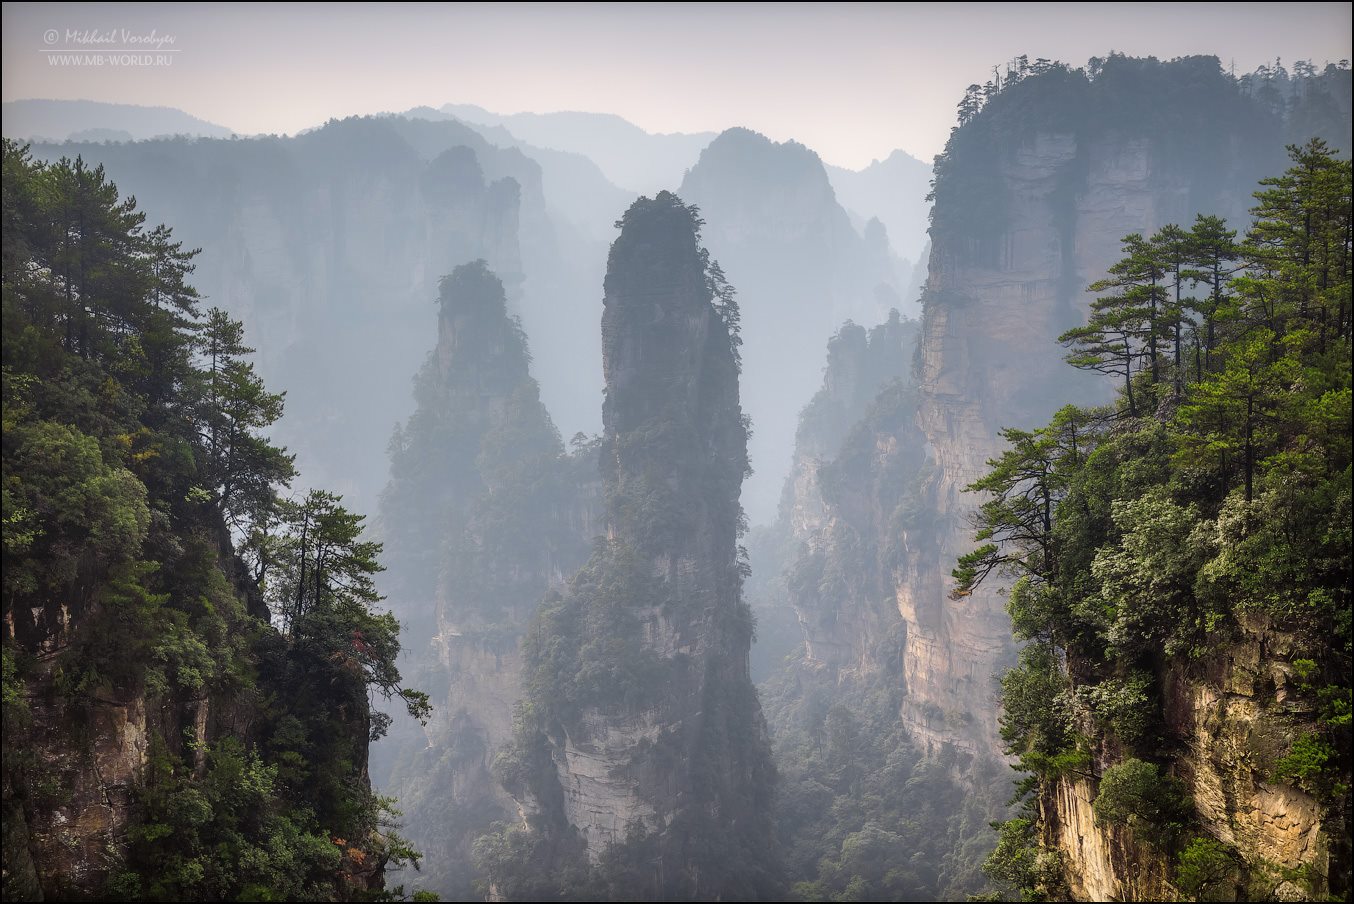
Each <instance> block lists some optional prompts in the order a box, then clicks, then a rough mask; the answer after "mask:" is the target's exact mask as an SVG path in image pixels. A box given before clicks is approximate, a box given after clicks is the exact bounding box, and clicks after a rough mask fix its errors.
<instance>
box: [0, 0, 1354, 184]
mask: <svg viewBox="0 0 1354 904" xmlns="http://www.w3.org/2000/svg"><path fill="white" fill-rule="evenodd" d="M1350 8H1351V6H1350V4H1349V3H1284V4H1277V3H1229V4H1225V5H1224V4H1213V3H1131V4H1130V3H1110V4H1095V3H1082V4H1075V5H1074V4H1067V3H1052V4H1042V3H1030V4H1015V3H1008V4H1000V5H988V4H982V3H964V4H947V3H926V4H910V3H904V4H893V5H874V4H871V5H860V6H857V5H850V4H834V5H830V6H829V5H798V4H785V5H779V4H770V3H767V4H761V5H753V6H738V5H718V6H714V5H711V6H699V5H698V6H693V5H690V4H683V5H646V6H627V5H621V4H617V5H597V4H578V5H566V4H551V5H548V6H536V5H531V4H524V5H511V6H510V5H497V4H495V5H484V6H481V5H477V4H457V5H450V6H425V5H419V4H410V5H400V4H383V5H381V6H379V7H373V6H366V5H362V4H353V5H342V4H316V5H313V6H312V5H288V4H268V5H257V6H255V5H250V4H228V5H227V4H220V5H218V4H212V3H205V4H187V3H176V4H167V3H166V4H116V3H101V4H81V3H68V4H66V3H63V4H46V3H6V4H5V5H4V10H3V18H4V23H3V24H4V31H3V43H4V62H3V68H4V72H3V75H4V78H3V83H2V84H3V97H4V100H16V99H19V98H32V97H39V98H66V99H76V98H82V99H88V100H101V101H115V102H122V103H136V104H150V105H164V106H172V107H179V108H181V109H183V110H186V111H187V112H189V113H191V114H193V115H195V116H199V117H201V118H203V119H207V120H210V121H212V122H216V123H219V124H221V125H225V126H228V127H230V128H233V129H235V130H236V131H238V132H242V133H256V132H294V131H296V130H298V129H302V128H306V127H308V126H312V125H316V124H318V123H320V122H323V121H324V120H326V119H328V118H330V117H334V116H345V115H349V114H354V113H374V112H380V111H386V110H404V109H407V108H409V107H412V106H415V105H419V104H428V105H430V106H440V105H441V104H444V103H447V102H457V103H474V104H479V105H480V106H483V107H486V108H488V109H490V110H493V111H496V112H515V111H519V110H532V111H538V112H544V111H550V110H595V111H606V112H613V113H618V114H620V115H622V116H624V117H626V118H627V119H630V120H632V121H633V122H635V123H637V124H638V125H640V126H642V127H644V128H646V129H648V130H650V131H664V132H672V131H687V132H690V131H703V130H719V129H723V128H726V127H728V126H734V125H743V126H748V127H750V128H754V129H757V130H758V131H761V132H764V133H766V134H767V135H769V136H770V137H772V138H775V139H778V140H784V139H786V138H795V139H797V140H799V141H802V142H803V143H805V144H807V145H808V146H810V147H811V148H813V149H814V150H816V151H818V152H819V153H820V154H821V155H822V157H823V158H824V159H825V160H827V161H828V162H830V163H836V164H839V165H842V166H850V167H853V168H858V167H861V166H864V165H866V164H868V163H869V162H870V160H871V159H873V158H876V157H883V156H886V155H887V154H888V153H889V151H891V150H892V149H894V148H902V149H904V150H906V151H908V152H909V153H911V154H913V155H915V156H918V157H922V158H925V159H929V158H930V157H931V156H932V155H934V154H935V153H936V152H937V151H939V150H940V149H941V148H942V146H943V145H944V143H945V138H946V136H947V134H948V133H949V129H950V126H951V125H953V123H954V108H955V104H956V103H957V102H958V101H959V99H960V97H961V96H962V94H963V91H964V88H965V87H966V86H967V85H969V84H970V83H973V82H982V81H984V80H986V79H987V78H989V77H990V75H991V69H992V66H993V65H994V64H998V63H1001V62H1003V61H1005V60H1008V59H1011V58H1012V57H1015V56H1018V55H1019V54H1022V53H1023V54H1028V55H1029V57H1030V59H1032V60H1033V59H1035V58H1037V57H1049V58H1052V59H1061V60H1065V61H1067V62H1070V63H1074V64H1077V65H1080V64H1082V63H1084V62H1085V61H1086V59H1087V58H1089V57H1091V56H1103V55H1106V54H1108V53H1109V52H1110V51H1111V50H1117V51H1120V52H1123V53H1129V54H1134V55H1147V54H1150V55H1153V56H1157V57H1161V58H1170V57H1175V56H1182V55H1186V54H1194V53H1210V54H1215V55H1217V56H1218V57H1220V58H1221V59H1222V61H1223V63H1224V65H1226V64H1229V63H1232V62H1235V65H1236V69H1237V71H1238V72H1241V71H1245V70H1250V69H1253V68H1255V67H1256V66H1257V65H1259V64H1260V63H1263V62H1267V61H1272V60H1273V59H1274V58H1275V57H1280V58H1282V59H1283V60H1284V61H1285V62H1286V63H1289V62H1292V61H1293V60H1295V59H1303V58H1310V59H1312V60H1313V61H1314V62H1316V63H1317V64H1318V65H1320V64H1322V63H1324V62H1326V61H1336V60H1340V59H1347V58H1349V57H1350V55H1351V54H1350V28H1351V17H1350ZM124 29H125V30H126V34H125V35H124V34H122V30H124ZM78 32H97V33H99V34H96V35H93V36H92V37H95V38H108V37H110V33H111V38H112V39H114V40H118V41H123V40H124V39H125V40H128V41H130V40H134V39H135V37H137V36H141V37H145V36H147V35H149V34H150V33H152V32H153V33H154V34H155V36H156V37H157V38H158V39H162V40H163V39H166V38H172V39H173V42H172V43H164V44H162V45H161V47H160V51H171V50H172V51H174V52H172V53H168V52H161V53H159V55H158V57H157V58H155V59H154V60H152V64H151V65H145V66H138V67H135V68H122V67H113V66H107V65H105V66H97V67H80V66H71V65H64V64H62V63H61V61H60V59H59V54H57V53H48V52H47V51H51V50H57V51H63V50H67V49H81V50H84V49H89V48H91V47H95V46H98V45H96V44H85V45H80V44H79V43H78V42H77V38H78V37H79V35H77V34H75V33H78ZM86 37H90V36H89V35H86ZM103 46H104V47H107V46H108V45H103ZM114 46H115V47H116V48H117V49H121V48H122V47H125V46H126V44H125V43H123V44H119V45H114ZM166 63H167V64H166Z"/></svg>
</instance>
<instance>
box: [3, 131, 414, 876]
mask: <svg viewBox="0 0 1354 904" xmlns="http://www.w3.org/2000/svg"><path fill="white" fill-rule="evenodd" d="M3 167H4V176H5V179H4V182H5V191H4V221H5V231H4V239H3V242H4V255H3V271H2V272H0V278H2V282H3V308H4V310H3V313H4V316H3V326H2V327H0V329H2V330H3V349H4V355H3V357H4V368H3V420H4V433H3V474H2V481H0V484H2V489H3V516H4V551H3V555H4V561H3V565H4V569H3V570H4V578H3V580H4V591H5V592H4V596H3V600H4V603H3V605H4V619H5V622H6V624H7V625H8V626H9V631H8V632H7V634H6V637H5V640H4V644H3V662H4V710H5V718H4V737H3V754H4V756H3V763H4V765H3V769H4V787H5V820H6V830H5V831H6V836H7V837H8V836H10V835H11V830H13V831H15V832H17V833H19V834H24V833H27V831H28V830H27V826H29V825H47V824H49V821H50V820H51V819H52V810H53V808H54V807H56V806H59V805H64V804H66V803H68V802H70V801H71V800H73V799H74V795H78V794H80V793H82V792H81V790H80V789H81V788H87V787H92V786H93V780H92V779H90V778H89V777H88V775H87V770H89V769H91V768H95V763H96V762H98V763H100V764H102V765H99V766H98V768H104V765H106V764H103V761H102V760H100V759H99V757H101V756H102V753H100V751H101V750H102V749H103V748H105V747H106V746H107V745H108V744H109V743H110V739H109V738H108V737H106V736H104V735H105V734H106V730H107V729H106V726H107V725H108V724H109V718H110V716H109V713H110V712H111V713H119V714H120V713H133V712H145V713H146V714H147V716H148V718H146V720H145V725H146V729H147V733H148V741H149V744H150V748H151V750H150V758H149V763H148V764H147V766H146V769H145V771H144V775H140V776H138V775H135V774H121V773H119V774H115V775H111V776H103V775H101V777H100V781H111V782H113V783H118V784H120V783H123V782H127V783H130V792H131V794H132V797H133V806H132V808H131V818H132V824H131V826H130V827H129V828H128V832H127V835H126V843H125V845H123V844H122V843H121V842H120V841H117V842H115V843H114V844H113V845H112V846H111V847H110V848H109V850H108V852H107V853H108V857H107V860H106V862H105V861H100V862H99V863H98V864H93V865H91V866H90V868H89V869H88V870H87V871H82V873H81V875H80V876H52V875H49V874H48V872H44V871H41V870H40V871H39V875H41V876H43V880H42V881H43V888H42V892H43V894H45V895H47V896H49V897H81V898H83V897H88V896H91V895H96V896H97V895H106V896H109V897H116V898H122V899H134V900H142V899H151V900H222V899H228V898H239V899H244V900H279V899H286V898H294V899H316V898H342V897H349V896H351V895H352V894H354V893H355V889H354V888H352V887H350V886H349V884H348V880H347V879H346V878H344V877H346V876H356V875H359V874H362V873H363V872H365V873H367V874H379V870H380V868H381V866H382V864H383V863H384V862H387V861H391V862H394V861H396V860H399V859H401V858H408V857H409V854H410V853H411V852H410V851H408V850H407V846H402V845H401V844H400V843H399V842H398V836H395V835H389V834H382V833H381V832H380V831H379V830H380V827H381V816H380V812H381V804H380V802H379V801H378V800H377V799H376V798H374V797H373V796H372V795H371V793H370V790H369V788H368V786H367V782H366V778H365V771H364V770H365V762H366V745H367V739H368V735H369V731H370V727H371V723H372V721H373V720H375V721H376V722H378V723H379V718H380V717H379V715H373V714H372V713H371V711H370V706H369V703H368V700H367V688H368V687H369V686H376V687H378V688H381V689H383V690H387V691H389V690H391V689H395V690H396V691H397V692H398V693H400V694H401V695H403V696H405V697H406V700H407V701H409V702H410V703H411V704H412V705H414V706H415V707H416V708H420V709H422V708H423V707H426V698H422V696H421V695H419V694H417V692H412V691H407V690H404V689H400V688H399V685H398V681H399V676H398V672H397V671H395V669H394V664H393V663H394V657H395V654H396V652H397V651H398V640H397V627H396V625H395V624H394V621H393V619H391V618H390V617H389V616H385V615H380V614H377V613H375V612H373V611H372V610H371V606H372V605H373V604H374V603H375V602H376V601H377V598H376V597H375V595H374V594H373V593H372V592H371V591H370V582H369V580H368V581H367V582H366V583H363V580H364V578H366V577H367V576H368V575H369V573H370V572H371V571H372V570H374V569H375V568H377V567H378V566H377V565H376V564H375V555H376V554H377V553H378V552H379V547H376V546H375V545H373V544H369V543H363V542H361V541H360V540H359V539H358V537H357V533H358V530H359V524H360V519H359V518H356V516H350V515H348V514H347V513H346V512H342V510H341V509H339V508H338V507H337V505H336V500H334V502H335V504H333V505H329V506H328V507H327V508H325V511H324V512H323V513H322V514H321V513H317V512H312V515H313V523H315V524H317V525H318V526H319V530H318V538H319V539H320V540H321V541H322V542H323V544H324V545H323V548H322V551H321V552H320V553H319V558H318V559H317V558H315V557H314V556H312V558H311V560H310V561H311V563H312V564H314V563H316V562H319V563H320V564H319V567H318V568H316V569H315V570H314V571H312V572H311V573H310V574H309V575H308V579H307V581H304V582H300V583H302V584H304V585H305V586H310V585H311V584H312V581H311V580H310V578H314V577H318V578H319V579H320V580H319V584H318V588H319V589H318V590H317V593H319V599H320V601H321V603H320V604H319V605H311V606H309V607H308V609H307V612H306V614H305V615H306V619H307V620H306V621H305V625H306V627H307V630H305V631H302V632H297V631H295V630H292V629H294V628H295V626H296V622H297V619H294V618H288V619H287V620H286V621H287V626H288V628H289V630H288V631H287V633H285V634H284V633H280V632H279V631H278V630H277V629H276V628H275V627H274V626H273V625H272V624H271V623H270V620H269V612H268V609H267V606H266V603H265V602H264V599H265V592H266V591H267V590H268V587H269V584H268V582H269V581H271V580H272V579H273V578H274V577H277V578H279V579H281V578H282V577H283V576H285V575H286V573H287V572H286V570H285V568H283V567H280V566H278V565H277V563H276V562H275V561H274V560H273V559H272V558H270V557H269V555H267V554H265V552H268V553H271V551H272V547H269V548H268V549H267V550H266V551H265V550H264V549H263V548H262V547H260V546H259V545H258V541H261V540H262V539H263V538H268V537H272V536H273V535H274V534H275V533H276V531H275V530H274V527H275V526H276V525H277V524H278V523H281V522H285V521H286V520H287V519H288V518H289V517H290V514H291V512H292V509H291V508H289V507H288V506H286V505H283V504H281V503H280V502H279V501H278V498H277V492H278V488H279V486H281V485H285V483H286V482H287V481H289V480H290V479H291V478H292V476H293V474H294V471H293V469H292V464H291V462H292V459H291V456H290V455H288V454H287V453H286V452H285V450H283V449H280V448H278V447H276V446H274V445H272V444H271V443H270V442H269V441H268V440H267V439H266V437H265V435H264V433H265V431H266V430H267V429H268V428H269V427H270V426H271V425H272V424H273V423H274V422H276V420H277V419H278V418H279V417H280V416H281V413H282V397H281V395H279V394H273V393H269V392H267V390H266V389H265V388H264V387H263V384H262V383H261V381H260V380H259V379H258V378H257V376H256V375H255V374H254V371H253V369H252V365H251V364H250V363H249V362H248V361H247V360H246V359H247V356H248V354H249V353H250V350H249V349H247V348H245V347H244V346H243V343H242V335H243V328H242V326H241V325H240V324H239V323H238V322H235V321H233V320H231V319H230V318H229V317H228V316H226V315H225V314H224V313H223V312H221V311H217V310H213V311H211V312H209V313H208V314H207V315H205V317H204V316H203V315H202V314H201V313H200V312H199V309H198V298H197V294H196V292H195V291H194V290H193V288H192V287H191V286H190V285H189V284H188V283H187V281H186V280H187V279H188V277H189V275H190V274H191V273H192V270H193V263H192V260H193V257H194V256H195V255H196V253H197V252H196V251H194V250H186V249H184V248H183V247H182V245H181V244H180V243H177V242H175V241H173V238H172V235H171V233H170V231H169V230H168V229H167V228H165V227H156V228H154V229H149V230H147V229H145V228H144V226H143V221H144V215H143V214H142V213H140V212H138V211H137V210H136V204H135V201H134V200H132V199H130V198H126V199H124V198H120V197H119V195H118V191H117V188H116V186H114V185H113V183H112V182H110V181H108V179H107V177H106V174H105V173H104V171H103V169H102V168H95V169H90V168H89V167H87V166H85V165H84V163H83V162H82V161H81V160H78V159H77V160H75V161H73V162H72V161H70V160H64V159H63V160H61V161H59V162H57V163H55V164H50V165H46V164H39V163H36V162H34V161H33V160H32V159H31V157H30V156H29V154H28V153H27V151H26V149H24V148H21V147H18V146H16V145H14V144H13V143H11V142H9V141H5V142H4V147H3ZM322 498H325V499H333V497H323V494H322ZM318 507H323V506H318ZM251 535H252V536H253V538H254V540H255V541H256V542H255V544H253V545H251V544H250V543H247V542H246V543H243V544H241V541H243V540H245V538H247V537H250V536H251ZM315 539H316V536H315V535H312V536H311V539H310V543H311V545H310V546H309V547H308V549H311V550H314V549H315V548H316V547H315V546H314V543H315ZM278 542H279V543H281V541H280V540H279V541H278ZM237 544H241V545H242V546H243V549H244V551H246V552H247V554H248V555H247V558H248V560H249V562H248V564H247V563H246V561H245V557H241V556H240V555H237V550H236V546H237ZM303 545H304V541H303ZM251 564H252V565H253V566H254V568H253V569H252V573H249V572H250V571H251V569H249V568H248V565H251ZM333 575H338V576H339V580H341V581H342V582H343V583H344V585H345V586H344V587H343V588H338V587H337V586H335V585H334V584H331V583H328V581H329V580H330V578H331V577H332V576H333ZM309 601H311V598H309V597H307V602H309ZM279 614H284V615H286V616H291V615H292V614H293V613H291V612H290V611H288V612H285V613H282V612H280V613H279ZM345 644H346V645H345ZM340 652H342V653H343V654H344V655H339V654H340ZM345 657H346V658H345ZM39 662H40V663H41V665H40V667H39V666H38V663H39ZM32 700H40V701H41V706H42V708H43V709H42V712H43V717H42V720H41V724H38V720H35V719H32V718H31V717H30V716H31V713H30V707H29V702H30V701H32ZM116 718H123V719H126V718H127V716H122V715H119V716H117V717H115V719H116ZM199 720H201V721H199ZM113 724H117V723H116V721H114V723H113ZM117 743H119V744H120V743H123V742H122V741H118V742H117ZM91 751H93V752H94V754H95V756H94V757H86V756H85V754H88V753H90V752H91ZM34 838H35V839H36V840H35V841H34V842H33V844H31V845H30V847H31V850H32V853H33V856H37V857H39V858H41V857H43V856H44V850H45V849H44V847H43V845H44V844H45V842H43V841H42V836H41V835H34ZM336 838H343V839H345V844H344V845H339V844H338V843H337V842H336V841H335V840H334V839H336ZM379 838H385V839H387V841H386V842H381V841H379V840H378V839H379ZM8 850H9V849H8V848H7V849H6V852H7V853H6V858H7V859H6V879H5V887H4V892H5V896H6V897H9V896H10V895H11V894H12V893H16V894H17V893H19V891H20V886H19V885H17V884H14V883H19V882H21V881H27V879H26V878H24V875H25V873H26V870H25V869H23V868H18V867H16V872H14V873H13V875H14V876H16V877H18V878H15V879H13V880H11V871H10V860H9V854H8ZM26 857H27V855H26ZM364 864H365V865H364ZM30 878H32V877H30ZM34 881H36V878H34Z"/></svg>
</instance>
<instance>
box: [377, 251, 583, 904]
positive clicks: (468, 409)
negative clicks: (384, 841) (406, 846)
mask: <svg viewBox="0 0 1354 904" xmlns="http://www.w3.org/2000/svg"><path fill="white" fill-rule="evenodd" d="M529 360H530V358H529V355H528V353H527V346H526V340H525V337H524V335H523V334H522V331H521V328H520V326H519V325H518V324H517V322H516V320H515V319H513V318H511V317H509V315H508V311H507V305H506V298H505V293H504V288H503V285H502V284H501V283H500V281H499V280H498V278H497V277H496V276H495V275H494V274H493V273H492V272H490V271H489V269H488V267H487V265H486V264H485V263H484V262H483V261H477V262H475V263H472V264H465V265H462V266H460V267H458V268H456V270H455V271H453V272H452V274H451V275H449V276H448V277H446V278H445V279H443V281H442V285H441V294H440V296H439V315H438V342H437V347H436V348H435V349H434V350H433V351H432V353H431V354H430V355H429V357H428V360H427V362H426V363H425V365H424V367H423V369H422V370H421V371H420V373H419V376H418V378H417V379H416V381H415V398H416V402H417V409H416V411H415V413H414V414H413V416H412V417H411V418H410V419H409V421H408V422H407V423H406V424H404V425H402V426H401V427H400V428H399V429H398V430H397V432H396V437H395V439H394V442H393V443H392V447H391V456H392V458H391V481H390V483H389V485H388V486H387V488H386V490H385V493H384V495H383V497H382V508H381V513H382V522H383V534H384V536H385V538H386V544H387V551H388V552H387V554H388V561H389V563H390V565H389V570H390V573H389V579H388V583H387V588H388V594H389V599H390V603H391V606H392V608H393V609H394V611H395V612H396V613H397V614H398V615H399V616H400V618H401V620H402V622H403V623H404V624H405V625H406V626H407V628H408V630H409V634H410V638H411V639H410V642H409V643H408V644H407V647H408V651H409V652H408V654H407V656H406V662H407V663H408V664H409V665H408V670H409V671H410V672H411V673H412V674H415V675H417V679H418V681H419V682H420V686H421V687H424V688H426V689H427V690H428V691H429V692H431V693H432V695H433V703H434V710H433V718H432V719H431V720H430V721H429V723H428V724H427V725H426V726H424V727H423V728H422V730H420V729H419V728H418V727H416V726H414V725H412V724H411V723H406V724H404V725H402V726H401V727H400V728H399V730H397V731H396V732H395V733H394V735H393V736H392V738H391V740H390V741H388V742H387V743H386V744H384V745H382V747H381V748H380V753H381V756H382V757H383V758H384V759H385V760H387V761H389V762H390V763H391V764H392V765H391V767H390V773H389V780H388V782H387V783H386V787H387V788H388V789H389V790H390V791H391V792H392V793H394V794H395V795H396V796H397V797H398V798H399V800H400V807H401V809H402V810H403V812H404V816H405V818H404V824H405V832H406V834H407V835H408V836H409V838H410V840H411V841H412V842H413V843H414V844H415V846H416V847H418V848H419V849H420V850H421V851H422V852H423V853H424V856H425V858H426V862H427V866H426V867H425V868H424V870H423V871H422V872H421V873H419V874H417V876H410V877H409V880H408V881H409V882H410V883H412V884H417V885H419V886H422V887H426V888H429V889H431V890H435V891H437V892H439V893H441V894H443V895H444V896H451V897H454V898H458V899H465V898H467V896H469V897H473V896H474V894H475V891H474V887H473V879H474V876H475V872H474V869H473V865H472V862H471V857H470V854H471V844H472V842H473V841H474V839H475V837H476V836H477V835H479V834H480V833H482V832H485V831H487V830H488V829H489V827H490V826H491V824H492V823H493V822H495V821H497V820H502V819H504V818H506V817H507V815H508V813H509V812H510V809H511V807H512V802H511V799H510V798H509V797H508V796H507V794H506V793H504V792H503V791H502V789H500V788H499V787H498V784H497V782H495V781H494V780H493V777H492V775H491V772H490V765H491V763H492V760H493V757H494V755H495V754H496V752H497V751H498V748H499V747H500V746H501V745H502V744H503V742H504V741H505V740H507V739H508V738H509V737H510V736H511V734H512V725H513V707H514V706H515V704H516V703H517V701H518V699H519V698H520V697H521V696H522V676H521V670H522V659H521V652H520V649H519V646H520V642H521V637H522V634H523V632H524V631H525V629H526V625H527V623H528V621H529V620H530V618H531V616H532V614H533V613H534V612H535V610H536V607H537V605H538V604H539V602H540V599H541V597H542V596H543V595H544V594H545V592H546V590H547V589H549V588H550V587H552V586H562V585H563V582H564V580H565V578H566V577H568V576H569V575H571V574H572V573H573V572H574V570H576V569H577V567H578V566H579V565H580V564H581V563H582V562H583V560H584V559H585V558H586V555H587V551H588V542H589V540H590V539H591V537H592V536H593V535H594V533H596V532H598V531H600V524H594V523H593V518H594V517H595V515H594V513H593V511H592V508H593V506H592V503H591V499H592V497H593V496H595V492H596V477H595V468H596V449H595V446H593V445H590V444H588V443H586V442H583V443H580V445H579V446H578V447H577V448H576V450H575V456H574V457H573V458H570V457H568V456H566V455H565V452H564V447H563V444H562V443H561V442H560V439H559V435H558V434H557V432H556V431H555V428H554V425H553V424H552V423H551V421H550V416H549V415H548V414H547V413H546V411H545V408H544V406H543V405H542V404H541V401H540V398H539V393H538V391H537V387H536V381H535V380H533V379H532V377H531V375H530V373H529V372H528V362H529Z"/></svg>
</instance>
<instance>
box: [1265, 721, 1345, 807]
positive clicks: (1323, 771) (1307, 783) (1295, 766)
mask: <svg viewBox="0 0 1354 904" xmlns="http://www.w3.org/2000/svg"><path fill="white" fill-rule="evenodd" d="M1340 775H1341V770H1340V766H1339V755H1338V754H1337V753H1336V750H1335V747H1334V746H1333V745H1332V744H1331V742H1330V741H1329V740H1327V739H1326V738H1324V737H1322V736H1321V735H1319V734H1315V733H1308V734H1303V735H1300V736H1299V737H1298V738H1297V739H1296V740H1295V741H1293V747H1292V749H1291V750H1289V751H1288V753H1286V754H1284V755H1283V756H1282V757H1281V758H1280V759H1279V761H1278V762H1276V763H1275V764H1274V769H1273V771H1272V773H1271V778H1272V780H1273V781H1276V782H1283V783H1285V784H1289V785H1295V786H1297V787H1299V788H1301V789H1302V790H1304V791H1306V792H1308V793H1310V794H1313V795H1315V796H1317V797H1321V798H1329V797H1333V798H1335V799H1339V798H1341V797H1343V796H1344V795H1345V794H1347V793H1348V792H1349V785H1348V782H1347V778H1348V776H1347V775H1346V776H1345V779H1346V781H1341V780H1340Z"/></svg>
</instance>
